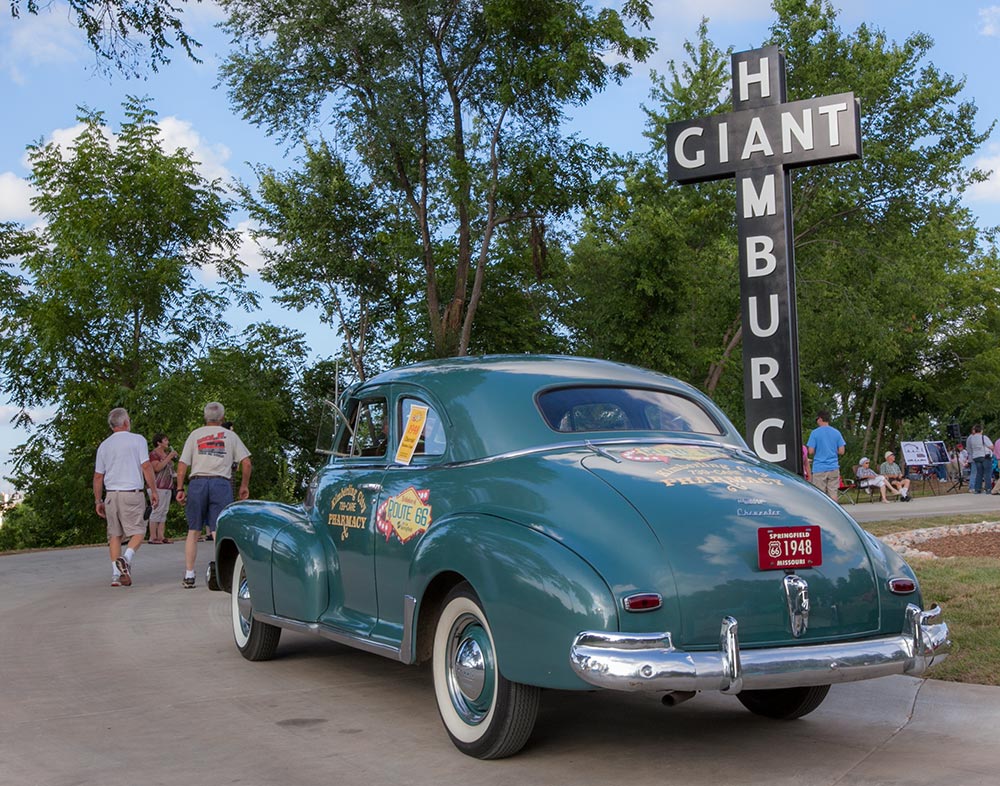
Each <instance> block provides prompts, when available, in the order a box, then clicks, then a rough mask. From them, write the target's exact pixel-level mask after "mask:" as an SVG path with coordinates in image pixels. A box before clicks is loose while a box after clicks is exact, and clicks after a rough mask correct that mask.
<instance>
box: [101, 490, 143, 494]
mask: <svg viewBox="0 0 1000 786" xmlns="http://www.w3.org/2000/svg"><path fill="white" fill-rule="evenodd" d="M141 491H142V489H108V494H138V493H140V492H141Z"/></svg>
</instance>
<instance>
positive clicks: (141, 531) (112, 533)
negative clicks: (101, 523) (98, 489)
mask: <svg viewBox="0 0 1000 786" xmlns="http://www.w3.org/2000/svg"><path fill="white" fill-rule="evenodd" d="M104 512H105V514H106V515H107V517H108V537H117V538H120V537H122V536H123V535H124V536H125V537H128V538H130V537H132V536H133V535H145V534H146V520H145V519H143V517H142V514H143V513H145V512H146V495H145V494H143V493H142V492H141V491H109V492H108V494H107V497H106V499H105V500H104Z"/></svg>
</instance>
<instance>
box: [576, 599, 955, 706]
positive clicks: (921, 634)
mask: <svg viewBox="0 0 1000 786" xmlns="http://www.w3.org/2000/svg"><path fill="white" fill-rule="evenodd" d="M940 613H941V609H940V608H939V607H937V606H935V607H934V608H932V609H931V610H929V611H923V610H922V609H920V608H919V607H917V606H915V605H913V604H912V603H911V604H910V605H908V606H907V607H906V621H905V623H904V625H903V630H902V632H901V633H900V634H899V635H896V636H886V637H882V638H877V639H865V640H863V641H843V642H835V643H829V644H803V645H800V646H793V647H771V648H762V649H745V650H741V649H740V645H739V639H738V636H737V629H738V623H737V621H736V620H735V619H733V618H732V617H726V618H725V619H724V620H723V621H722V630H721V633H720V641H719V649H718V650H717V651H713V652H684V651H682V650H678V649H675V648H674V647H673V644H672V641H671V635H670V633H669V632H665V633H608V632H605V631H584V632H583V633H581V634H579V635H578V636H577V637H576V640H575V641H574V642H573V646H572V647H571V648H570V662H571V664H572V666H573V671H574V672H576V674H577V676H579V677H580V678H581V679H582V680H584V681H585V682H587V683H589V684H591V685H595V686H597V687H599V688H608V689H611V690H622V691H653V692H656V691H700V690H719V691H722V692H723V693H739V692H740V691H741V690H761V689H770V688H793V687H799V686H806V685H830V684H834V683H839V682H853V681H855V680H867V679H874V678H875V677H884V676H887V675H890V674H909V675H912V676H920V675H921V674H923V673H924V672H925V671H927V669H929V668H930V667H931V665H932V664H934V663H937V662H938V661H940V660H942V659H944V657H945V656H946V655H947V653H948V651H949V650H950V649H951V641H950V640H949V639H948V625H947V624H946V623H944V622H937V623H934V622H932V620H934V619H935V618H936V617H938V616H939V615H940Z"/></svg>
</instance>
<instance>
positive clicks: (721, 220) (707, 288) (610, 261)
mask: <svg viewBox="0 0 1000 786" xmlns="http://www.w3.org/2000/svg"><path fill="white" fill-rule="evenodd" d="M684 48H685V52H686V54H687V60H686V61H685V62H684V63H682V64H680V65H678V64H677V63H676V62H674V61H672V60H671V61H668V63H667V69H666V74H659V73H657V72H655V71H654V72H653V77H652V78H653V89H652V92H651V99H652V106H651V107H650V106H644V107H643V108H644V110H645V112H646V115H647V118H648V122H647V128H646V135H647V136H648V137H649V139H650V141H651V148H652V150H651V152H650V154H649V155H647V156H630V157H628V158H626V159H624V160H622V161H620V162H619V168H618V171H617V173H615V174H616V175H617V177H616V178H615V185H616V187H615V188H614V189H613V190H612V191H611V192H610V195H609V198H607V199H604V200H602V201H601V202H597V203H595V204H594V205H593V206H592V207H591V210H590V211H589V213H588V215H587V217H586V220H585V222H584V225H583V230H584V231H583V234H582V236H581V237H580V239H579V240H578V242H577V244H576V245H575V247H574V248H573V253H572V257H571V260H570V265H569V267H570V272H569V282H570V283H569V286H570V289H571V291H572V293H573V303H574V306H573V308H572V309H571V310H570V311H569V312H568V314H567V320H568V322H569V323H570V326H571V327H572V329H573V333H574V337H575V342H576V344H575V346H576V351H578V352H580V353H581V354H588V355H596V356H599V357H608V358H614V359H616V360H622V361H626V362H630V363H636V364H638V365H642V366H646V367H648V368H654V369H657V370H660V371H663V372H666V373H669V374H673V375H676V376H678V377H681V378H683V379H686V380H689V381H692V382H694V383H696V384H699V385H700V386H702V387H703V388H704V389H705V390H706V391H707V392H709V393H710V394H711V395H713V396H714V397H715V398H716V399H717V400H718V401H719V403H720V404H722V405H723V406H724V407H725V408H726V410H727V411H728V412H729V413H730V414H731V415H733V416H734V418H735V420H737V421H739V420H740V410H741V409H742V386H741V383H742V379H741V377H740V374H739V368H740V358H739V338H740V323H739V272H738V270H737V266H736V258H737V249H736V226H735V195H734V188H733V186H732V184H731V183H729V182H726V181H723V182H714V183H702V184H699V185H696V186H683V187H681V186H677V185H676V184H671V183H669V182H668V181H667V177H666V150H665V145H666V137H665V136H664V133H665V132H664V129H665V126H666V124H667V123H669V122H673V121H675V120H683V119H688V118H691V117H697V116H701V115H706V114H713V113H716V112H720V111H724V110H725V109H726V104H727V99H726V89H727V86H728V84H729V81H730V74H729V61H728V55H729V53H728V52H723V51H721V50H719V49H718V48H717V47H716V46H715V45H714V44H712V42H711V40H710V39H709V37H708V25H707V22H706V21H704V20H703V21H702V23H701V25H700V26H699V29H698V37H697V39H696V41H694V42H687V43H686V44H685V47H684ZM727 364H728V365H732V366H734V367H735V369H736V372H737V373H735V374H733V373H730V374H726V375H724V374H723V370H724V369H726V368H727Z"/></svg>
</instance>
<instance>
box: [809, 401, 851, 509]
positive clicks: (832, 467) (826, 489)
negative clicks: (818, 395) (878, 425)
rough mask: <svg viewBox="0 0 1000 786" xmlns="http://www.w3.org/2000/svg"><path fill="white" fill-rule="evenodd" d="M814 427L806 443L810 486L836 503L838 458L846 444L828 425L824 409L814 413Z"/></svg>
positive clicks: (828, 416)
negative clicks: (810, 458)
mask: <svg viewBox="0 0 1000 786" xmlns="http://www.w3.org/2000/svg"><path fill="white" fill-rule="evenodd" d="M816 426H817V428H814V429H813V431H812V433H811V434H810V435H809V440H808V442H806V447H807V448H809V455H810V456H812V484H813V485H814V486H815V487H816V488H818V489H819V490H820V491H822V492H823V493H824V494H826V495H827V496H828V497H829V498H830V499H832V500H833V501H834V502H836V501H837V490H838V488H839V486H840V457H841V456H843V455H844V450H845V449H846V447H847V443H846V442H844V438H843V437H842V436H841V434H840V432H839V431H837V429H835V428H834V427H833V426H831V425H830V413H829V412H827V411H826V410H825V409H821V410H820V411H819V412H817V413H816Z"/></svg>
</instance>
